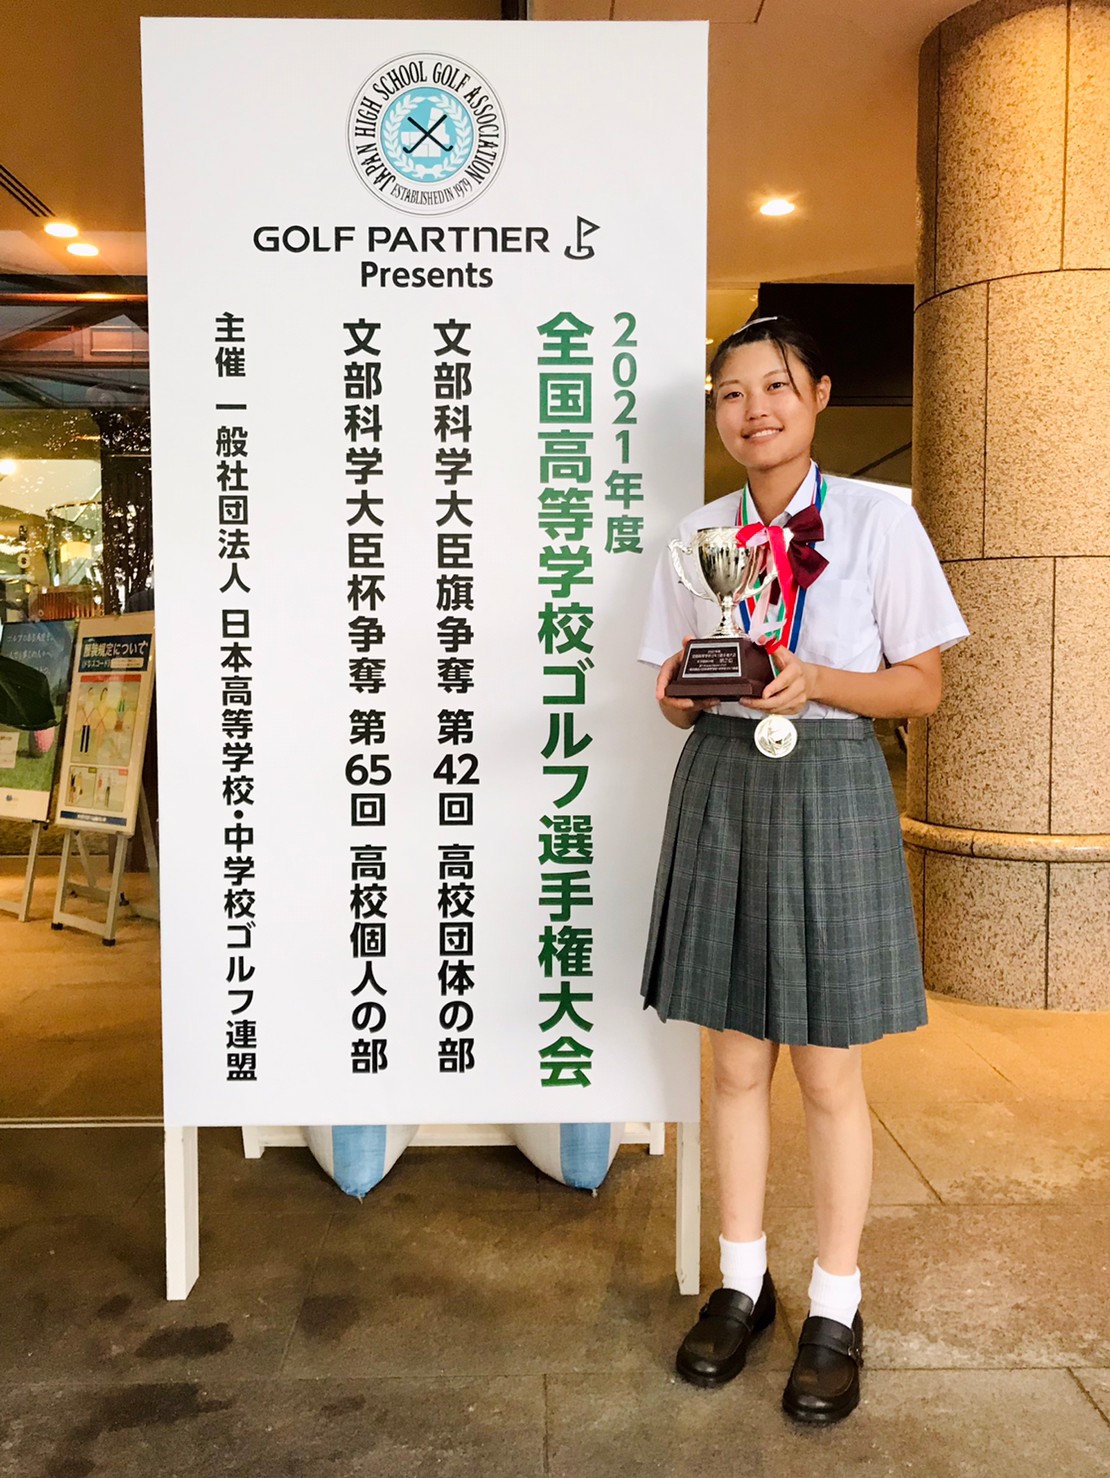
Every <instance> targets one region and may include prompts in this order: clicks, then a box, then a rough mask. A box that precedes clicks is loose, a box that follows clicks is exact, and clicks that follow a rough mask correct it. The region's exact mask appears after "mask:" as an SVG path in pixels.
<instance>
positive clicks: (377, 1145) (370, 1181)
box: [304, 1124, 420, 1200]
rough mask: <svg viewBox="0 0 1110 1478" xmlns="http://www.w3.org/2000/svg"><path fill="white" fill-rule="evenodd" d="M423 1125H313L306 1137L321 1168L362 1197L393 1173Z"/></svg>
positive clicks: (307, 1126)
mask: <svg viewBox="0 0 1110 1478" xmlns="http://www.w3.org/2000/svg"><path fill="white" fill-rule="evenodd" d="M419 1127H420V1125H419V1124H334V1125H332V1124H310V1125H306V1126H305V1131H304V1137H305V1139H306V1140H307V1141H308V1147H309V1149H310V1150H311V1151H312V1153H313V1155H314V1156H315V1158H316V1162H317V1164H318V1165H319V1166H320V1168H321V1169H322V1170H324V1171H326V1172H327V1174H328V1175H330V1176H331V1178H332V1180H334V1181H335V1183H336V1185H337V1186H338V1187H339V1189H340V1190H341V1191H345V1192H346V1193H347V1195H348V1196H357V1197H358V1198H359V1200H361V1199H362V1197H363V1196H365V1195H366V1194H367V1192H368V1191H372V1190H373V1189H374V1187H375V1186H376V1185H377V1184H378V1183H379V1182H380V1181H382V1180H384V1179H385V1177H386V1176H387V1175H388V1174H389V1172H390V1171H391V1170H392V1169H393V1166H394V1165H395V1164H396V1163H397V1161H398V1160H399V1159H400V1157H401V1155H402V1154H403V1153H404V1151H405V1150H406V1149H408V1147H409V1145H410V1144H411V1143H412V1140H413V1136H414V1135H415V1134H416V1131H417V1129H419Z"/></svg>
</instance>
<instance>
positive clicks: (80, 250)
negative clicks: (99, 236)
mask: <svg viewBox="0 0 1110 1478" xmlns="http://www.w3.org/2000/svg"><path fill="white" fill-rule="evenodd" d="M66 251H69V252H72V253H73V255H74V256H75V257H98V256H99V255H100V248H99V246H93V244H92V242H91V241H71V242H70V243H69V245H68V246H67V247H66Z"/></svg>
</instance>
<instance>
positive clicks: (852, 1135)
mask: <svg viewBox="0 0 1110 1478" xmlns="http://www.w3.org/2000/svg"><path fill="white" fill-rule="evenodd" d="M790 1057H791V1061H792V1062H793V1064H794V1071H795V1073H796V1074H797V1078H798V1083H799V1085H800V1087H801V1090H802V1099H803V1102H804V1104H805V1113H806V1133H807V1135H808V1138H809V1156H810V1163H811V1166H812V1171H813V1191H814V1201H815V1207H816V1212H817V1261H818V1262H819V1263H820V1265H821V1267H822V1268H824V1270H825V1272H826V1273H834V1274H837V1275H840V1276H843V1275H847V1274H852V1273H854V1272H855V1271H856V1267H857V1265H858V1262H859V1243H860V1236H861V1234H862V1232H863V1223H864V1219H865V1218H866V1216H867V1207H868V1203H869V1201H870V1199H871V1155H872V1150H871V1115H870V1113H869V1112H868V1108H867V1094H866V1091H865V1089H864V1086H863V1059H862V1049H861V1048H860V1047H791V1049H790Z"/></svg>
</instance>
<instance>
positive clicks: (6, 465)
mask: <svg viewBox="0 0 1110 1478" xmlns="http://www.w3.org/2000/svg"><path fill="white" fill-rule="evenodd" d="M14 471H15V463H14V462H13V461H12V459H11V457H5V458H4V459H3V461H0V477H11V475H12V473H13V472H14Z"/></svg>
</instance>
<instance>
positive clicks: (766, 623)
mask: <svg viewBox="0 0 1110 1478" xmlns="http://www.w3.org/2000/svg"><path fill="white" fill-rule="evenodd" d="M814 474H815V475H814V480H813V481H814V490H813V506H814V508H816V510H817V512H818V513H820V512H821V509H822V506H823V505H824V502H825V495H826V493H827V492H828V484H827V483H826V482H825V479H824V478H823V477H822V476H821V469H820V467H817V466H816V465H815V466H814ZM747 506H748V486H747V484H746V483H745V485H744V491H743V492H742V493H741V495H740V507H739V508H738V509H737V512H736V526H737V528H752V527H755V526H756V525H757V524H758V525H762V528H761V530H760V533H761V534H762V535H763V537H762V541H761V542H762V543H763V547H764V548H765V549H766V550H767V553H766V554H765V555H764V563H763V571H762V575H761V577H760V580H759V584H758V586H757V587H756V589H755V590H754V591H753V592H752V594H751V595H750V596H748V597H747V598H746V599H745V600H742V601H740V602H739V603H738V608H739V611H740V621H741V623H742V625H743V627H744V631H745V633H747V634H748V635H750V634H751V630H752V626H753V625H754V626H755V628H756V634H757V636H762V638H763V640H764V641H767V639H768V637H770V636H773V634H775V633H776V632H777V635H778V641H777V642H774V641H772V643H771V645H772V646H777V645H778V644H779V643H780V642H782V641H783V639H784V638H785V640H786V644H787V646H788V647H789V648H790V650H791V651H792V652H793V651H796V650H797V647H798V638H799V637H800V636H801V634H802V618H803V616H804V615H805V607H806V592H805V590H803V589H802V588H801V586H799V585H798V583H797V582H796V581H795V580H794V579H793V578H792V575H790V574H789V572H788V576H787V578H786V579H780V578H779V574H778V571H779V569H785V568H786V564H787V556H786V544H785V538H784V534H785V530H784V528H783V527H782V526H781V525H779V524H763V521H762V519H760V518H759V517H758V514H757V515H756V517H755V518H752V519H746V518H745V514H746V512H747ZM756 538H757V539H759V538H760V534H759V533H757V535H756ZM776 546H778V547H776ZM776 588H777V589H778V597H777V599H776V600H775V601H772V599H771V597H772V595H773V594H774V591H775V589H776ZM772 604H773V605H774V607H775V609H774V611H773V613H772V610H771V607H772ZM734 609H736V607H734Z"/></svg>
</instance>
